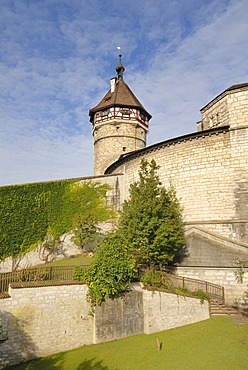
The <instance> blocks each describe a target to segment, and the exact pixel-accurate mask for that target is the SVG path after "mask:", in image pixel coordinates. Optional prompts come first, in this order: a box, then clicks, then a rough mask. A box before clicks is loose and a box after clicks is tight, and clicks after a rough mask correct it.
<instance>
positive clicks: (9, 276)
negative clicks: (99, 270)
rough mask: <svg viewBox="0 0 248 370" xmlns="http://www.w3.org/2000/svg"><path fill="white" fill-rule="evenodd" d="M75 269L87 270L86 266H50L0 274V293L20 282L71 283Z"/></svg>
mask: <svg viewBox="0 0 248 370" xmlns="http://www.w3.org/2000/svg"><path fill="white" fill-rule="evenodd" d="M77 267H80V268H88V267H89V266H88V265H81V266H50V267H48V266H47V267H42V266H41V267H33V268H27V269H23V270H18V271H14V272H4V273H0V293H6V292H8V289H9V284H11V283H22V282H34V281H35V282H42V281H43V282H44V281H73V280H74V279H73V277H74V274H75V270H76V268H77Z"/></svg>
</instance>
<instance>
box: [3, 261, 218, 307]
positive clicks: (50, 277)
mask: <svg viewBox="0 0 248 370" xmlns="http://www.w3.org/2000/svg"><path fill="white" fill-rule="evenodd" d="M77 267H80V268H85V269H86V268H89V266H88V265H81V266H50V267H48V266H46V267H42V266H40V267H33V268H28V269H23V270H19V271H15V272H5V273H0V293H7V292H8V289H9V284H11V283H22V282H45V281H54V282H55V281H74V279H73V277H74V275H75V270H76V268H77ZM164 273H165V275H166V278H167V279H168V280H169V281H170V284H171V285H172V286H174V287H176V288H183V289H188V290H189V291H190V292H195V291H197V290H201V291H203V292H204V293H206V294H207V295H208V296H209V298H210V299H213V300H216V301H218V303H224V301H225V296H224V287H222V286H220V285H217V284H213V283H210V282H208V281H203V280H197V279H191V278H187V277H183V276H178V275H174V274H173V273H171V272H169V273H168V270H165V271H164Z"/></svg>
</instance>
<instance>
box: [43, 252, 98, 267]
mask: <svg viewBox="0 0 248 370" xmlns="http://www.w3.org/2000/svg"><path fill="white" fill-rule="evenodd" d="M93 259H94V258H92V257H88V256H86V255H84V254H82V255H81V256H78V257H72V258H65V259H63V260H59V261H54V262H48V263H46V264H42V265H40V266H44V267H45V266H75V265H90V264H91V263H92V261H93Z"/></svg>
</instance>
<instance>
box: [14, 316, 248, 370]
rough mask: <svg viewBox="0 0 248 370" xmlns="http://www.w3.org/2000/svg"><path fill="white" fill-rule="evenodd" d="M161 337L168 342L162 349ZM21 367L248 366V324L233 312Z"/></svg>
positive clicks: (145, 369) (185, 369) (176, 369)
mask: <svg viewBox="0 0 248 370" xmlns="http://www.w3.org/2000/svg"><path fill="white" fill-rule="evenodd" d="M156 338H158V339H159V341H160V342H161V343H162V350H161V351H160V352H158V350H157V343H156ZM12 368H14V369H16V370H18V369H20V370H21V369H26V370H41V369H42V370H43V369H44V370H45V369H48V370H49V369H61V370H92V369H94V370H167V369H168V370H203V369H204V370H229V369H230V370H236V369H237V370H240V369H248V324H237V323H234V322H233V321H232V319H230V318H229V317H212V318H211V319H209V320H206V321H203V322H200V323H197V324H192V325H187V326H184V327H181V328H176V329H171V330H167V331H163V332H160V333H157V334H153V335H144V334H142V335H136V336H133V337H129V338H125V339H121V340H115V341H112V342H107V343H102V344H97V345H90V346H83V347H81V348H78V349H75V350H73V351H69V352H64V353H59V354H56V355H53V356H49V357H45V358H42V359H39V360H34V361H30V362H27V363H26V364H22V365H19V366H14V367H12Z"/></svg>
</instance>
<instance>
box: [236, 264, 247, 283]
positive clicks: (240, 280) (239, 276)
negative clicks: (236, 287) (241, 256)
mask: <svg viewBox="0 0 248 370" xmlns="http://www.w3.org/2000/svg"><path fill="white" fill-rule="evenodd" d="M244 267H245V262H243V261H238V267H237V269H236V271H235V272H234V275H235V279H236V282H237V284H243V281H244V275H245V269H244Z"/></svg>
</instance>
